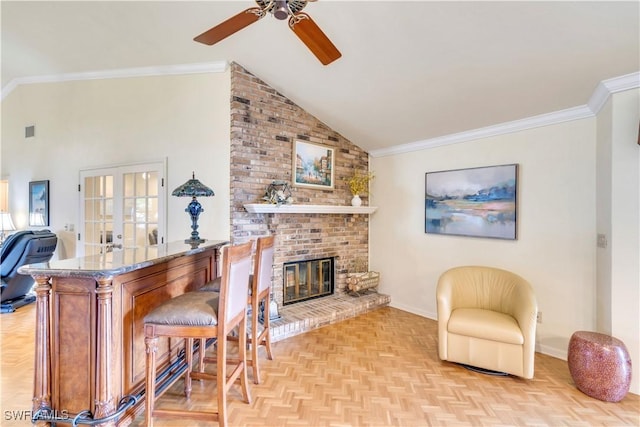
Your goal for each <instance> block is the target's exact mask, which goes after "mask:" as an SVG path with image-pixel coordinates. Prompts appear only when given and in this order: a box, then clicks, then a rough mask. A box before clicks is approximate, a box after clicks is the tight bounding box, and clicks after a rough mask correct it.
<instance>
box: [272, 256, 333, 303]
mask: <svg viewBox="0 0 640 427" xmlns="http://www.w3.org/2000/svg"><path fill="white" fill-rule="evenodd" d="M283 273H284V274H283V278H284V286H283V298H282V303H283V304H284V305H287V304H293V303H296V302H300V301H305V300H308V299H311V298H318V297H322V296H326V295H331V294H333V288H334V276H335V274H334V257H330V258H318V259H313V260H305V261H294V262H286V263H284V265H283Z"/></svg>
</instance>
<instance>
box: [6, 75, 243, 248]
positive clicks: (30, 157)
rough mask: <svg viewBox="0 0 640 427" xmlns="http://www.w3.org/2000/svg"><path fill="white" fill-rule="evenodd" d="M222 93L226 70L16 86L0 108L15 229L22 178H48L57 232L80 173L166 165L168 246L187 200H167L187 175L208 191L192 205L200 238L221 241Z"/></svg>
mask: <svg viewBox="0 0 640 427" xmlns="http://www.w3.org/2000/svg"><path fill="white" fill-rule="evenodd" d="M230 93H231V89H230V76H229V73H228V72H224V73H207V74H189V75H179V76H157V77H143V78H140V77H137V78H121V79H106V80H90V81H76V82H61V83H47V84H32V85H23V86H19V87H18V88H16V89H15V90H14V91H13V92H12V93H11V94H10V95H9V96H7V97H6V98H5V99H4V100H3V101H2V150H1V152H2V159H1V163H2V169H1V171H0V174H1V176H2V177H3V178H7V179H8V180H9V194H10V209H11V213H12V215H13V217H14V221H15V222H16V226H17V227H18V228H27V212H28V183H29V181H34V180H44V179H48V180H50V218H51V225H50V227H49V228H50V229H51V230H53V231H55V232H61V231H62V230H63V229H64V226H65V224H74V225H75V226H76V229H77V226H78V220H79V218H78V216H79V206H78V200H79V196H78V191H77V185H78V176H79V175H78V174H79V170H81V169H87V168H92V167H100V166H113V165H116V164H130V163H140V162H147V161H157V160H162V159H167V165H168V168H167V169H168V173H167V181H168V182H167V185H166V186H165V187H166V189H167V192H168V196H167V218H168V221H167V240H168V241H173V240H181V239H185V238H188V237H189V235H190V233H191V228H190V225H191V221H190V220H189V217H188V214H187V213H185V212H184V209H185V207H186V206H187V204H188V202H189V201H188V200H185V199H184V198H177V197H171V195H170V194H171V191H172V190H173V189H174V188H176V187H177V186H179V185H180V184H182V183H184V182H185V181H186V180H187V179H189V178H191V172H192V171H195V173H196V178H198V179H200V180H201V181H202V182H203V183H204V184H206V185H208V186H209V187H211V188H213V190H214V191H215V193H216V195H215V197H212V198H203V199H202V200H200V202H201V203H202V206H203V208H204V210H205V212H204V213H203V214H202V215H201V216H200V220H199V225H200V228H199V232H200V235H201V236H202V237H205V238H209V239H225V240H226V239H229V236H230V225H229V224H230V220H229V215H230V210H229V206H230V203H229V200H230V195H229V179H230V178H229V174H230V167H229V158H230V154H229V140H230V128H229V116H230V105H229V97H230ZM28 125H35V126H36V137H35V139H29V140H25V139H24V127H25V126H28ZM72 255H73V254H68V256H72Z"/></svg>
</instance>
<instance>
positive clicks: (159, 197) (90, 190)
mask: <svg viewBox="0 0 640 427" xmlns="http://www.w3.org/2000/svg"><path fill="white" fill-rule="evenodd" d="M165 171H166V164H165V162H154V163H144V164H135V165H122V166H114V167H108V168H100V169H89V170H82V171H80V186H79V191H80V224H81V228H80V230H79V233H78V240H79V244H78V248H77V251H76V252H77V256H84V255H95V254H101V253H105V252H111V251H113V250H119V249H122V248H145V247H149V246H154V245H156V244H159V243H164V235H165V230H166V215H165V212H166V210H165V201H166V190H165V187H164V182H165Z"/></svg>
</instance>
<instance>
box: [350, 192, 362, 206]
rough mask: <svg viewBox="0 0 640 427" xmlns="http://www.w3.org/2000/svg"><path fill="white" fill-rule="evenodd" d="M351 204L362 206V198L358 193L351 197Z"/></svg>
mask: <svg viewBox="0 0 640 427" xmlns="http://www.w3.org/2000/svg"><path fill="white" fill-rule="evenodd" d="M351 206H362V199H361V198H360V196H359V195H357V194H356V195H355V196H353V199H351Z"/></svg>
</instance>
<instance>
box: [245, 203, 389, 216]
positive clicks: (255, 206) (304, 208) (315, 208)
mask: <svg viewBox="0 0 640 427" xmlns="http://www.w3.org/2000/svg"><path fill="white" fill-rule="evenodd" d="M244 208H245V209H246V210H247V212H249V213H281V214H372V213H374V212H375V211H376V209H378V208H377V207H374V206H335V205H296V204H292V205H280V206H278V205H272V204H268V203H249V204H246V205H244Z"/></svg>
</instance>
